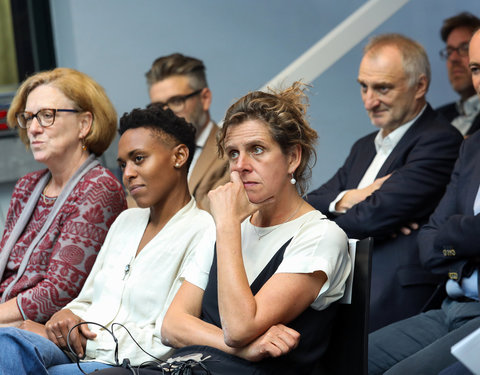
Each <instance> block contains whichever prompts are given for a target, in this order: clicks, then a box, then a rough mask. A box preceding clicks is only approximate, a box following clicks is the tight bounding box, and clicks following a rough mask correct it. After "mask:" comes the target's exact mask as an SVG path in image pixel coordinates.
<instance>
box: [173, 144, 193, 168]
mask: <svg viewBox="0 0 480 375" xmlns="http://www.w3.org/2000/svg"><path fill="white" fill-rule="evenodd" d="M189 155H190V153H189V151H188V147H187V146H185V145H184V144H179V145H177V146H175V147H174V148H173V157H172V160H173V165H174V167H175V168H177V169H179V168H182V167H183V166H184V165H185V163H186V162H187V160H188V156H189Z"/></svg>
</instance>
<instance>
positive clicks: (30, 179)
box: [15, 169, 48, 189]
mask: <svg viewBox="0 0 480 375" xmlns="http://www.w3.org/2000/svg"><path fill="white" fill-rule="evenodd" d="M47 172H48V169H41V170H39V171H35V172H31V173H28V174H26V175H25V176H23V177H20V178H19V179H18V181H17V183H16V185H15V188H17V187H18V188H24V189H28V188H30V187H32V189H33V187H35V186H36V185H37V182H38V181H39V180H40V179H41V178H42V177H43V176H44V175H45V174H46V173H47Z"/></svg>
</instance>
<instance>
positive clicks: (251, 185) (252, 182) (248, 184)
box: [243, 181, 258, 189]
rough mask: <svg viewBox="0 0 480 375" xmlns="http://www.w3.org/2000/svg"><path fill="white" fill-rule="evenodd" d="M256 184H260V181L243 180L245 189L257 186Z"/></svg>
mask: <svg viewBox="0 0 480 375" xmlns="http://www.w3.org/2000/svg"><path fill="white" fill-rule="evenodd" d="M256 185H258V182H254V181H244V182H243V186H244V188H245V189H246V188H250V187H253V186H256Z"/></svg>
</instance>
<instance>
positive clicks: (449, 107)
mask: <svg viewBox="0 0 480 375" xmlns="http://www.w3.org/2000/svg"><path fill="white" fill-rule="evenodd" d="M437 111H438V112H440V113H441V114H442V115H444V116H445V118H446V119H447V120H448V121H450V122H452V121H453V119H454V118H455V117H457V116H459V115H460V113H458V110H457V105H456V103H450V104H445V105H444V106H441V107H439V108H437ZM478 129H480V113H478V114H477V115H476V116H475V118H474V119H473V122H472V125H470V128H469V129H468V131H467V134H466V135H472V134H473V133H475V132H476V131H477V130H478Z"/></svg>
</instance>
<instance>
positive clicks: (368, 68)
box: [307, 34, 462, 331]
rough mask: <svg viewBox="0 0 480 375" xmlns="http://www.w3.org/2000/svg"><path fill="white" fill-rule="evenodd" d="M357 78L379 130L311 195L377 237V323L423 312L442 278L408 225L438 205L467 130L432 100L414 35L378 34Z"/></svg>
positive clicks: (340, 219) (360, 231)
mask: <svg viewBox="0 0 480 375" xmlns="http://www.w3.org/2000/svg"><path fill="white" fill-rule="evenodd" d="M358 82H359V83H360V87H361V95H362V100H363V102H364V106H365V109H366V110H367V113H368V115H369V117H370V120H371V121H372V123H373V124H374V125H375V126H377V127H378V128H380V131H378V132H374V133H372V134H369V135H367V136H365V137H363V138H361V139H360V140H358V141H357V142H356V143H355V144H354V145H353V147H352V150H351V152H350V155H349V156H348V158H347V160H346V161H345V164H344V165H343V166H342V167H341V168H340V169H339V170H338V172H337V173H336V174H335V175H334V176H333V177H332V178H331V179H330V180H329V181H328V182H326V183H325V184H324V185H322V186H321V187H320V188H318V189H317V190H315V191H313V192H312V193H310V194H308V196H307V200H308V202H310V203H311V204H312V205H313V206H314V207H315V208H317V209H319V210H320V211H322V212H323V213H325V214H327V215H329V217H330V218H331V219H333V220H335V222H336V223H337V224H338V225H339V226H340V227H341V228H342V229H343V230H345V232H346V233H347V235H348V236H349V237H350V238H358V239H362V238H365V237H368V236H372V237H374V238H375V241H374V252H373V259H372V287H371V307H370V317H371V319H370V330H371V331H373V330H375V329H378V328H380V327H382V326H384V325H386V324H389V323H391V322H393V321H397V320H400V319H403V318H405V317H408V316H411V315H414V314H416V313H418V312H419V311H420V310H421V309H422V307H423V305H424V304H425V303H426V302H427V300H428V299H429V297H430V296H431V295H432V293H433V291H434V289H435V288H436V286H437V284H438V282H439V280H438V278H437V277H435V276H434V275H432V274H431V273H429V272H427V271H425V270H424V269H423V268H422V266H421V265H420V262H419V259H418V248H417V246H416V234H417V233H416V231H415V230H413V231H412V230H411V229H410V228H408V226H409V224H410V223H415V224H414V225H413V227H414V228H416V227H417V226H416V225H417V223H418V224H422V223H424V222H425V221H426V220H427V219H428V216H429V215H430V214H431V213H432V211H433V210H434V208H435V206H436V205H437V203H438V201H439V200H440V198H441V196H442V194H443V192H444V189H445V186H446V185H447V183H448V181H449V179H450V173H451V171H452V168H453V165H454V163H455V159H456V157H457V154H458V149H459V147H460V144H461V142H462V136H461V135H460V133H459V132H458V131H457V130H456V129H455V128H453V127H452V126H451V125H450V124H449V123H448V121H446V120H445V118H444V117H443V116H440V115H438V114H437V113H436V112H435V111H434V110H432V108H431V107H430V105H429V104H428V103H427V102H426V99H425V95H426V93H427V90H428V86H429V82H430V65H429V62H428V57H427V55H426V53H425V50H424V49H423V47H422V46H421V45H419V44H418V43H416V42H414V41H413V40H410V39H408V38H406V37H404V36H401V35H398V34H388V35H381V36H378V37H376V38H373V39H372V40H371V41H370V42H369V43H368V44H367V46H366V47H365V49H364V56H363V59H362V61H361V64H360V69H359V75H358ZM402 231H403V233H402ZM410 232H412V233H410ZM408 234H409V235H408Z"/></svg>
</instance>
